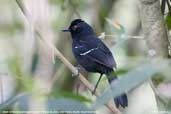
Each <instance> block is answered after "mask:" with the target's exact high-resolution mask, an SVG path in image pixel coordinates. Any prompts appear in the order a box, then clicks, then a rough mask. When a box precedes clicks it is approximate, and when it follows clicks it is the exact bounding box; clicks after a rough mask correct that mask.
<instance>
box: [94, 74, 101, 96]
mask: <svg viewBox="0 0 171 114" xmlns="http://www.w3.org/2000/svg"><path fill="white" fill-rule="evenodd" d="M102 76H103V74H100V77H99V80H98V81H97V83H96V85H95V88H94V90H93V91H92V94H93V95H94V93H95V92H96V88H97V86H98V84H99V82H100V79H101V78H102Z"/></svg>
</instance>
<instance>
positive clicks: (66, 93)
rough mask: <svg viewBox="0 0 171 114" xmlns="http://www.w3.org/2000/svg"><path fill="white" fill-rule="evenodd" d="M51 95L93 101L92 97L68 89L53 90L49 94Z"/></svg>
mask: <svg viewBox="0 0 171 114" xmlns="http://www.w3.org/2000/svg"><path fill="white" fill-rule="evenodd" d="M49 97H52V98H71V99H74V100H77V101H80V102H92V101H91V100H90V99H88V98H86V97H84V96H81V95H77V94H74V93H71V92H67V91H58V92H52V93H50V94H49Z"/></svg>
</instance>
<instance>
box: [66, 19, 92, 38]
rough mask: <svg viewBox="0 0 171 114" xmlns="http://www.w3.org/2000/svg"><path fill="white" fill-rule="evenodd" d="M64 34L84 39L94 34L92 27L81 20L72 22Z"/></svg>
mask: <svg viewBox="0 0 171 114" xmlns="http://www.w3.org/2000/svg"><path fill="white" fill-rule="evenodd" d="M63 32H70V33H71V36H72V38H77V37H79V38H80V37H82V35H83V36H86V35H91V34H94V32H93V29H92V28H91V26H90V25H88V24H87V23H86V22H84V21H83V20H81V19H75V20H73V21H72V22H71V24H70V26H69V28H68V29H64V30H63Z"/></svg>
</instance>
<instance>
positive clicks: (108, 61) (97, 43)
mask: <svg viewBox="0 0 171 114" xmlns="http://www.w3.org/2000/svg"><path fill="white" fill-rule="evenodd" d="M90 37H91V38H88V39H89V40H88V41H86V40H84V41H82V42H81V45H82V49H81V50H80V51H79V52H80V53H79V55H80V56H82V57H83V58H87V59H91V60H92V61H94V62H96V63H98V64H101V65H103V66H105V67H108V68H110V69H113V67H116V63H115V60H114V58H113V55H112V53H111V51H110V50H109V49H108V48H107V46H106V45H105V44H104V43H103V42H102V41H101V40H100V39H98V38H96V36H90Z"/></svg>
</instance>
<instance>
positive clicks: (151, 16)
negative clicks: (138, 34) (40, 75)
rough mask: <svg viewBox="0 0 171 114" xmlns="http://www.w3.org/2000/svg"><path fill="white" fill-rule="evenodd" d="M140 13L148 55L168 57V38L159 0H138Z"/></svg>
mask: <svg viewBox="0 0 171 114" xmlns="http://www.w3.org/2000/svg"><path fill="white" fill-rule="evenodd" d="M140 14H141V19H142V20H141V22H142V28H143V32H144V34H145V39H146V44H147V46H148V48H149V51H148V55H149V56H152V57H162V58H168V57H169V51H168V46H169V39H168V36H167V32H166V27H165V24H164V18H163V15H162V13H161V8H160V0H140Z"/></svg>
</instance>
